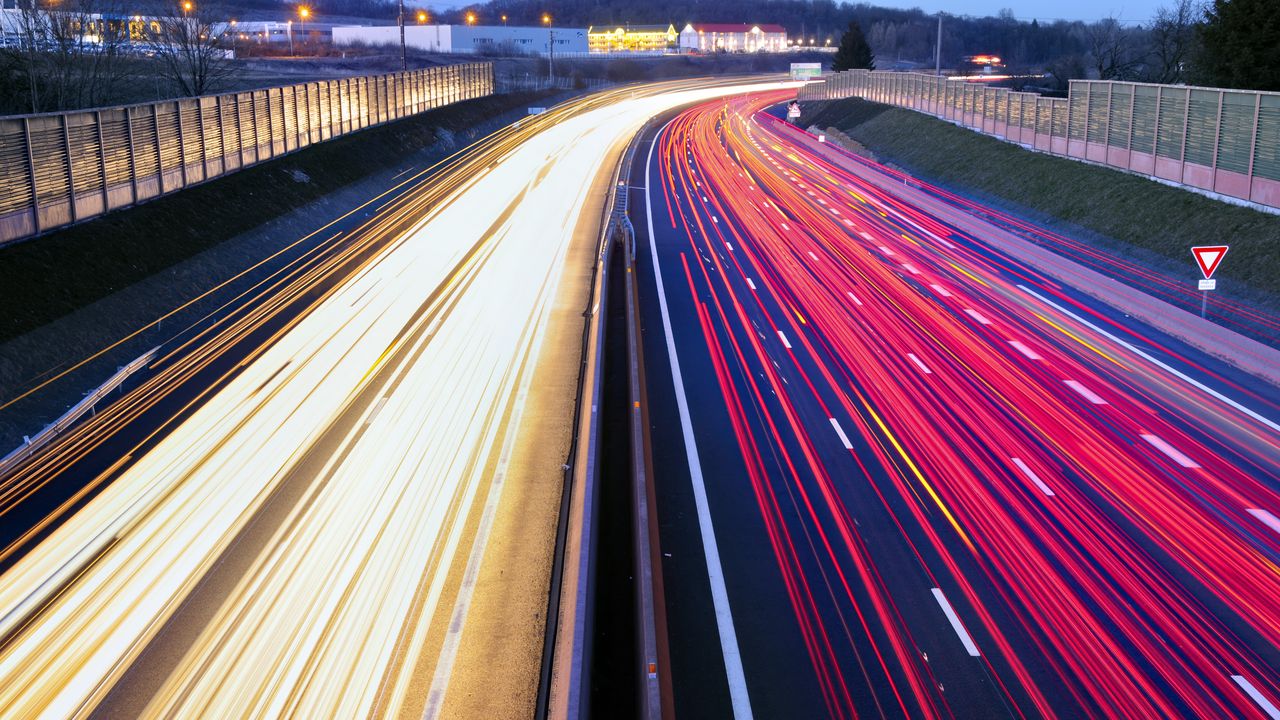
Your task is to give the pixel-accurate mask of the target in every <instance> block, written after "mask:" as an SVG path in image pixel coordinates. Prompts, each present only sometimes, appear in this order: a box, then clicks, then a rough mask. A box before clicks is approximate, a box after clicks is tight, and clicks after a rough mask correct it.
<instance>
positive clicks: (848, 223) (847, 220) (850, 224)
mask: <svg viewBox="0 0 1280 720" xmlns="http://www.w3.org/2000/svg"><path fill="white" fill-rule="evenodd" d="M844 224H845V225H848V226H849V227H853V221H852V220H850V219H849V218H845V219H844Z"/></svg>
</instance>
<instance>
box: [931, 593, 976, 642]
mask: <svg viewBox="0 0 1280 720" xmlns="http://www.w3.org/2000/svg"><path fill="white" fill-rule="evenodd" d="M933 597H934V599H936V600H937V601H938V605H939V606H940V607H941V608H942V612H943V614H944V615H946V616H947V622H950V623H951V629H953V630H955V631H956V635H959V636H960V642H961V643H962V644H963V645H964V649H965V650H966V651H967V652H968V653H969V655H970V656H971V657H979V656H981V655H982V653H980V652H978V646H977V645H976V644H974V642H973V636H971V635H969V631H968V630H967V629H966V628H965V626H964V623H962V622H960V616H959V615H956V611H955V609H954V608H952V607H951V602H950V601H949V600H947V596H946V595H943V594H942V589H941V588H933Z"/></svg>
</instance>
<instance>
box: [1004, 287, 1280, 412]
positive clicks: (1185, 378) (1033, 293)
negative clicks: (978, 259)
mask: <svg viewBox="0 0 1280 720" xmlns="http://www.w3.org/2000/svg"><path fill="white" fill-rule="evenodd" d="M1018 289H1019V290H1021V291H1023V292H1025V293H1027V294H1028V295H1030V296H1032V297H1034V298H1036V299H1037V300H1039V301H1040V302H1042V303H1044V304H1046V305H1048V306H1049V307H1051V308H1054V309H1055V310H1057V311H1058V312H1060V313H1062V314H1063V315H1066V316H1067V317H1069V318H1072V319H1073V320H1075V321H1076V322H1078V323H1080V324H1081V325H1084V326H1085V327H1087V328H1089V329H1091V330H1093V331H1094V332H1096V333H1098V334H1100V335H1103V336H1105V337H1107V338H1109V339H1110V340H1111V341H1112V342H1115V343H1117V344H1119V345H1122V346H1124V347H1126V348H1128V349H1129V350H1130V351H1132V352H1133V353H1134V354H1135V355H1138V356H1140V357H1142V358H1143V359H1145V360H1147V361H1148V362H1150V363H1151V364H1153V365H1155V366H1156V367H1158V368H1160V369H1162V370H1164V371H1165V372H1168V373H1169V374H1170V375H1173V376H1174V377H1176V378H1178V379H1180V380H1182V381H1183V382H1185V383H1187V384H1189V385H1191V386H1193V387H1195V388H1197V389H1199V390H1203V391H1204V392H1205V393H1208V394H1209V395H1212V396H1213V397H1215V398H1217V399H1219V400H1221V401H1222V402H1224V403H1226V404H1228V405H1230V406H1231V407H1233V408H1235V409H1237V410H1239V411H1240V412H1242V413H1244V414H1246V415H1248V416H1249V417H1251V418H1253V419H1254V420H1257V421H1258V422H1260V423H1262V424H1264V425H1266V426H1267V427H1269V428H1271V429H1272V430H1275V431H1277V432H1280V423H1277V422H1274V421H1273V420H1271V419H1270V418H1267V417H1264V416H1263V415H1260V414H1259V413H1257V412H1255V411H1254V410H1252V409H1250V408H1247V407H1245V406H1244V405H1241V404H1240V403H1238V402H1236V401H1235V400H1232V399H1231V398H1229V397H1227V396H1226V395H1223V394H1222V393H1220V392H1218V391H1217V390H1214V389H1213V388H1211V387H1209V386H1208V385H1205V384H1204V383H1202V382H1200V381H1199V380H1196V379H1195V378H1193V377H1190V376H1188V375H1187V374H1186V373H1184V372H1182V371H1180V370H1178V369H1176V368H1173V367H1171V366H1169V365H1168V364H1166V363H1164V362H1161V361H1160V360H1159V359H1157V358H1155V357H1153V356H1151V355H1148V354H1147V353H1146V352H1145V351H1143V350H1142V349H1141V348H1138V347H1136V346H1134V345H1131V344H1129V343H1127V342H1125V341H1124V340H1121V339H1120V338H1118V337H1116V336H1115V335H1112V334H1111V333H1109V332H1107V331H1106V330H1103V329H1102V328H1100V327H1098V326H1097V325H1094V324H1093V323H1091V322H1089V321H1088V320H1085V319H1084V318H1082V317H1080V316H1079V315H1077V314H1075V313H1073V312H1071V311H1070V310H1068V309H1066V308H1064V307H1062V306H1061V305H1059V304H1058V303H1056V302H1054V301H1052V300H1050V299H1049V298H1047V297H1045V296H1043V295H1041V294H1040V293H1038V292H1036V291H1035V290H1032V289H1031V288H1029V287H1027V286H1026V285H1019V286H1018Z"/></svg>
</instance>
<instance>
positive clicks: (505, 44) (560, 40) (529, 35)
mask: <svg viewBox="0 0 1280 720" xmlns="http://www.w3.org/2000/svg"><path fill="white" fill-rule="evenodd" d="M553 40H554V43H555V53H556V54H557V55H559V54H561V53H585V52H587V29H586V28H560V27H553V28H547V27H507V26H505V25H405V26H404V43H405V45H407V46H408V47H412V48H418V49H419V50H426V51H428V52H441V53H480V52H486V51H492V52H495V53H504V52H510V53H513V54H514V53H521V54H526V55H546V54H547V53H548V51H549V50H550V48H551V43H552V41H553ZM333 44H335V45H353V44H364V45H399V44H400V28H399V26H396V25H377V26H367V25H339V26H336V27H334V28H333Z"/></svg>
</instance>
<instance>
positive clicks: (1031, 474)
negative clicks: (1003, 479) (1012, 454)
mask: <svg viewBox="0 0 1280 720" xmlns="http://www.w3.org/2000/svg"><path fill="white" fill-rule="evenodd" d="M1009 459H1010V460H1012V461H1013V464H1014V465H1017V466H1018V469H1019V470H1021V471H1022V474H1023V475H1026V476H1027V479H1028V480H1030V481H1031V482H1033V483H1035V485H1036V487H1038V488H1040V492H1042V493H1044V494H1045V495H1048V496H1049V497H1053V490H1050V489H1049V486H1048V485H1045V484H1044V481H1043V480H1041V479H1040V476H1039V475H1036V472H1035V471H1034V470H1032V469H1031V468H1029V467H1027V464H1026V463H1024V462H1022V458H1009Z"/></svg>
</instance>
